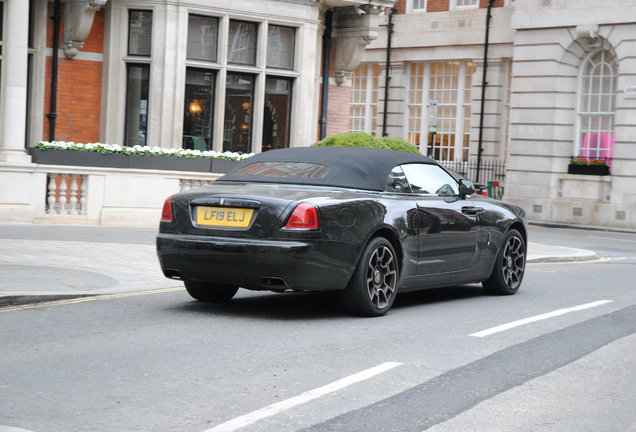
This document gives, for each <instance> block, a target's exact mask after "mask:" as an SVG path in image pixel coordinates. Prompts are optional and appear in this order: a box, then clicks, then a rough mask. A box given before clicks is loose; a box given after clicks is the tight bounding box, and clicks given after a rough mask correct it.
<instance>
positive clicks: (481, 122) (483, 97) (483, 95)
mask: <svg viewBox="0 0 636 432" xmlns="http://www.w3.org/2000/svg"><path fill="white" fill-rule="evenodd" d="M494 1H495V0H488V10H487V12H486V42H485V44H484V75H483V77H482V80H481V112H480V113H479V148H478V149H477V174H476V176H475V182H477V183H479V171H480V168H481V152H482V151H483V149H482V147H481V143H482V139H483V136H484V105H485V104H486V86H487V85H488V83H487V82H486V71H487V69H488V38H489V34H490V18H491V15H490V9H491V8H492V4H493V2H494Z"/></svg>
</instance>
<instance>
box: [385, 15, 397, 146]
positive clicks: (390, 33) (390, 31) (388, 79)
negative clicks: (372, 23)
mask: <svg viewBox="0 0 636 432" xmlns="http://www.w3.org/2000/svg"><path fill="white" fill-rule="evenodd" d="M396 12H397V9H396V8H391V12H390V13H389V23H388V24H387V25H386V28H387V38H386V78H385V80H384V81H385V84H384V115H383V120H382V136H383V137H385V136H389V133H388V132H387V131H386V121H387V115H388V113H387V110H388V107H389V87H390V84H391V77H390V76H389V72H390V66H391V39H392V36H393V15H394V14H395V13H396Z"/></svg>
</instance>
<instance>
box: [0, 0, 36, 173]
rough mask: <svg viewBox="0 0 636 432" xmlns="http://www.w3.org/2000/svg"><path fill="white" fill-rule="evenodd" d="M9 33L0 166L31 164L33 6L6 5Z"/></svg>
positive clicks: (17, 0) (17, 1) (16, 1)
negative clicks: (29, 86)
mask: <svg viewBox="0 0 636 432" xmlns="http://www.w3.org/2000/svg"><path fill="white" fill-rule="evenodd" d="M4 5H5V14H6V18H7V19H6V20H5V23H6V27H7V28H6V29H5V35H6V39H5V41H4V42H5V43H4V51H5V52H4V59H3V62H4V77H3V78H4V82H5V86H4V88H3V89H2V93H3V94H2V98H3V99H4V114H3V118H2V124H3V127H2V132H0V133H1V134H2V135H1V138H0V162H15V163H30V162H31V156H30V155H28V154H27V153H26V150H25V147H24V143H25V139H26V107H27V48H28V40H29V30H28V26H27V25H25V23H28V22H29V2H28V1H24V0H9V1H6V2H5V3H4Z"/></svg>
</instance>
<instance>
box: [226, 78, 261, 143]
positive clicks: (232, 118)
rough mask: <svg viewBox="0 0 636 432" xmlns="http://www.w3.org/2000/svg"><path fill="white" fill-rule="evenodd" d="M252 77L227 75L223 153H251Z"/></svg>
mask: <svg viewBox="0 0 636 432" xmlns="http://www.w3.org/2000/svg"><path fill="white" fill-rule="evenodd" d="M253 100H254V77H253V76H252V75H243V74H234V73H228V74H227V80H226V85H225V121H224V126H223V151H234V152H243V153H249V152H250V151H251V131H252V101H253Z"/></svg>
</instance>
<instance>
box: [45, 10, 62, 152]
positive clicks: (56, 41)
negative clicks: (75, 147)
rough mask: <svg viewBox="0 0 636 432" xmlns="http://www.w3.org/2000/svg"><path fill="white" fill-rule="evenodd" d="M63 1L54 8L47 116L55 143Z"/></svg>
mask: <svg viewBox="0 0 636 432" xmlns="http://www.w3.org/2000/svg"><path fill="white" fill-rule="evenodd" d="M60 9H61V0H55V4H54V8H53V16H52V17H51V20H53V58H52V64H51V105H50V106H51V110H50V111H49V113H48V114H47V115H46V116H47V117H48V118H49V141H55V118H56V117H57V112H56V110H57V52H58V50H59V49H60V21H61V20H62V15H61V13H60Z"/></svg>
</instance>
